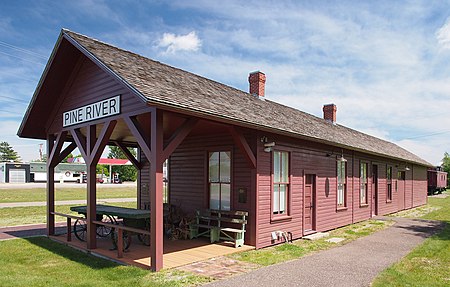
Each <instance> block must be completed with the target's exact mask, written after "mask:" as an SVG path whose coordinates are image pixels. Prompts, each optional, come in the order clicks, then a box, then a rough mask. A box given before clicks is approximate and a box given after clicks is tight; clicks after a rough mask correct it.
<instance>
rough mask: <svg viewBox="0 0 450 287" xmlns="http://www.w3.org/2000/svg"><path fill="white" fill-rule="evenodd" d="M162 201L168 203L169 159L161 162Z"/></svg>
mask: <svg viewBox="0 0 450 287" xmlns="http://www.w3.org/2000/svg"><path fill="white" fill-rule="evenodd" d="M163 203H169V159H166V160H165V161H164V163H163Z"/></svg>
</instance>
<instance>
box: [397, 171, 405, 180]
mask: <svg viewBox="0 0 450 287" xmlns="http://www.w3.org/2000/svg"><path fill="white" fill-rule="evenodd" d="M397 177H398V180H405V178H406V172H404V171H399V172H398V173H397Z"/></svg>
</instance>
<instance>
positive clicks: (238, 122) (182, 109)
mask: <svg viewBox="0 0 450 287" xmlns="http://www.w3.org/2000/svg"><path fill="white" fill-rule="evenodd" d="M147 104H149V105H158V106H161V107H164V108H169V109H174V110H176V111H179V112H184V113H186V112H187V113H188V114H194V115H202V116H205V115H206V116H208V118H211V119H220V121H221V122H225V123H230V124H235V125H239V126H243V127H246V128H252V129H257V130H263V131H266V132H270V133H274V134H280V135H284V136H289V137H295V138H298V139H303V140H308V141H313V142H317V143H321V144H327V145H330V146H335V147H338V148H343V149H347V150H351V151H356V152H361V153H366V154H370V155H375V156H381V157H384V158H390V159H393V160H398V161H402V162H406V163H411V164H418V165H422V166H428V167H433V165H432V164H431V163H428V162H426V161H425V160H424V162H419V161H413V160H409V159H405V158H401V157H394V156H390V155H386V154H382V153H376V152H373V151H369V150H365V149H360V148H357V147H353V146H348V145H344V144H340V143H337V142H332V141H327V140H323V139H319V138H315V137H310V136H306V135H302V134H298V133H294V132H292V131H286V130H282V129H277V128H273V127H270V126H265V125H258V124H255V123H251V122H246V121H242V120H238V119H233V118H229V117H225V116H221V115H217V114H214V113H209V112H207V111H199V110H193V109H191V108H185V107H182V106H177V105H173V104H171V103H169V102H163V101H155V100H149V99H147Z"/></svg>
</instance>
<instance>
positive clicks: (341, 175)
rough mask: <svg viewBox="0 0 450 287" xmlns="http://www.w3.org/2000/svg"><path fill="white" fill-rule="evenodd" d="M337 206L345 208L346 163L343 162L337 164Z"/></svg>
mask: <svg viewBox="0 0 450 287" xmlns="http://www.w3.org/2000/svg"><path fill="white" fill-rule="evenodd" d="M337 205H338V207H346V206H347V163H346V162H345V161H338V162H337Z"/></svg>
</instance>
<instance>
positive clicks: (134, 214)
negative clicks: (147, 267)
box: [70, 204, 150, 250]
mask: <svg viewBox="0 0 450 287" xmlns="http://www.w3.org/2000/svg"><path fill="white" fill-rule="evenodd" d="M70 210H71V211H74V212H77V213H78V214H82V215H84V217H85V218H86V214H87V206H86V205H83V206H72V207H70ZM96 211H97V217H96V220H97V221H102V222H104V223H107V224H117V225H118V224H122V225H124V226H128V227H133V228H139V229H144V230H147V231H149V230H150V210H144V209H135V208H128V207H119V206H110V205H103V204H97V206H96ZM86 231H87V228H86V220H85V219H84V220H82V219H81V220H80V219H77V220H76V221H75V223H74V234H75V236H76V237H77V238H78V239H79V240H81V241H84V240H85V238H86ZM114 231H115V230H114V228H111V227H108V226H103V225H98V226H97V229H96V233H97V235H98V236H100V237H107V236H109V235H111V238H112V241H113V244H114V247H117V234H116V233H115V232H114ZM131 235H133V234H132V232H124V249H125V250H126V249H128V247H129V246H130V245H131ZM137 235H138V239H139V240H140V241H141V242H142V243H143V244H145V245H150V236H149V235H147V234H139V233H138V234H137Z"/></svg>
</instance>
